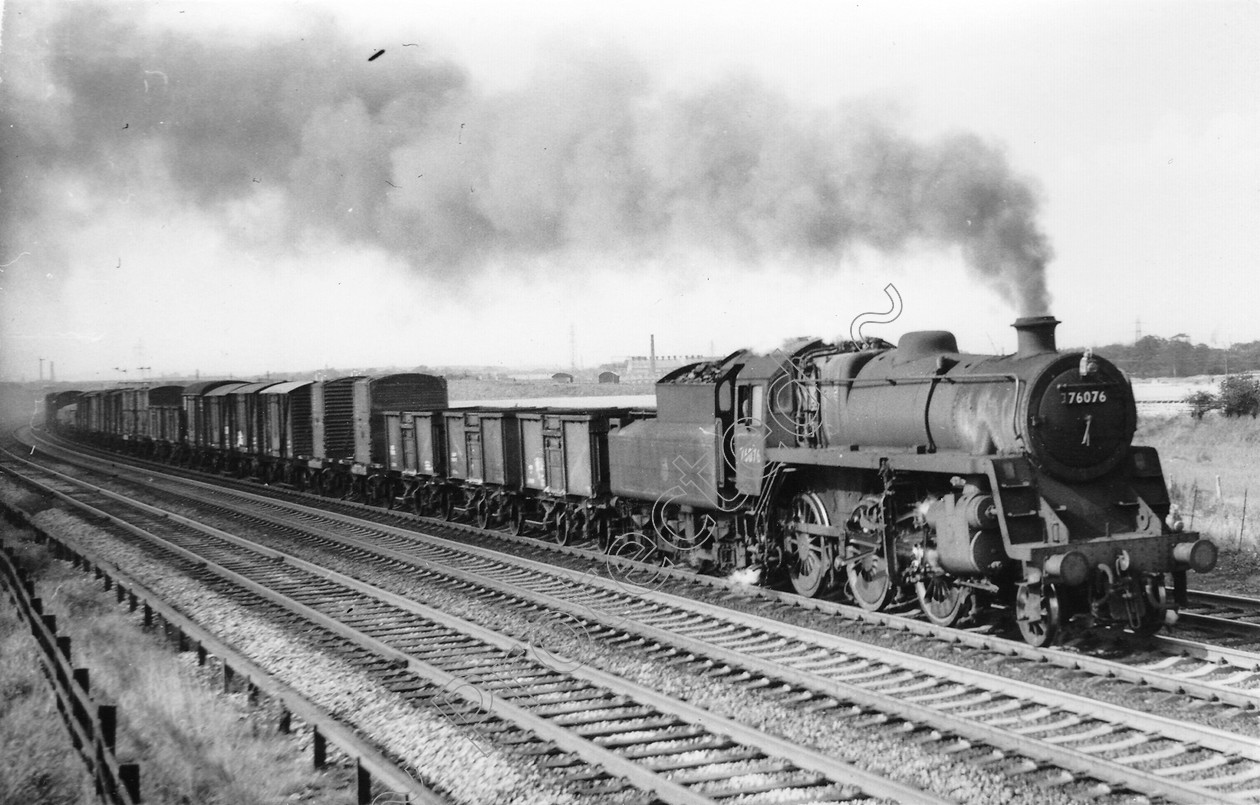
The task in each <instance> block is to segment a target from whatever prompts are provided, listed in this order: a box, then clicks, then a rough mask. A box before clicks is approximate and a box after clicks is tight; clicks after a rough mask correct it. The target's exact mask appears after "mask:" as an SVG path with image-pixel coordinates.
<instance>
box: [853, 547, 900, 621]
mask: <svg viewBox="0 0 1260 805" xmlns="http://www.w3.org/2000/svg"><path fill="white" fill-rule="evenodd" d="M862 554H865V555H864V556H862V558H861V559H858V560H857V561H856V562H853V564H851V565H850V566H849V589H850V591H852V593H853V599H854V600H855V601H857V603H858V606H860V607H862V609H866V610H870V611H871V612H878V611H880V610H882V609H883V608H884V607H886V606H888V602H889V601H890V600H891V599H892V590H893V585H892V577H890V576H889V575H888V560H887V559H885V558H884V556H883V555H882V554H883V547H882V546H875V547H874V548H873V550H871V551H867V550H866V549H865V548H864V546H861V545H857V544H853V543H850V544H849V546H848V555H849V556H850V557H852V556H858V555H862Z"/></svg>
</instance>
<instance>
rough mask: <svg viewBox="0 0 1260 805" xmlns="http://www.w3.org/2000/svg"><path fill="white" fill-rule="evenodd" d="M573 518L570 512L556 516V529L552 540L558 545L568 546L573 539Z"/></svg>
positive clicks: (552, 534) (552, 533)
mask: <svg viewBox="0 0 1260 805" xmlns="http://www.w3.org/2000/svg"><path fill="white" fill-rule="evenodd" d="M573 535H574V528H573V517H572V515H570V514H569V513H568V512H562V513H560V514H558V515H556V527H555V530H554V531H552V532H551V538H552V539H554V540H555V541H556V544H557V545H568V544H569V541H570V540H572V539H573Z"/></svg>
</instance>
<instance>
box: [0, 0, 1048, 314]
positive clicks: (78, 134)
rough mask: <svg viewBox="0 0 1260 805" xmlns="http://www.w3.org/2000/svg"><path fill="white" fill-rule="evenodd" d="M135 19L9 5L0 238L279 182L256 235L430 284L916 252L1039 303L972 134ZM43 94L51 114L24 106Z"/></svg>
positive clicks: (996, 169) (756, 97)
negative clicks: (157, 201)
mask: <svg viewBox="0 0 1260 805" xmlns="http://www.w3.org/2000/svg"><path fill="white" fill-rule="evenodd" d="M138 8H139V7H138V6H136V7H131V6H115V5H108V6H90V5H85V4H81V3H80V4H76V5H75V7H74V10H73V13H65V14H62V15H61V16H60V18H59V19H57V20H55V21H53V22H51V23H49V24H48V25H46V26H44V27H43V28H41V30H40V31H39V35H38V36H34V35H33V32H32V31H30V30H27V29H25V26H27V25H28V24H29V23H27V22H25V21H22V20H17V21H16V24H15V19H14V16H15V15H14V14H13V13H12V11H11V12H10V14H9V15H7V19H6V26H5V40H6V41H5V43H4V44H5V53H6V56H7V57H8V58H6V62H7V63H8V64H10V65H12V64H13V63H14V61H15V59H22V58H23V57H24V56H25V57H34V58H36V59H37V60H38V59H40V58H41V57H42V58H43V62H42V63H43V65H44V66H43V70H44V71H45V73H46V74H37V72H38V71H36V72H27V73H23V72H21V70H18V71H13V70H6V77H5V85H6V86H7V87H9V88H10V90H11V91H12V89H13V87H14V86H15V85H16V86H17V88H18V90H19V93H18V94H19V95H22V94H23V93H22V92H21V91H22V90H25V94H24V98H23V102H22V103H9V104H6V106H7V107H8V109H7V111H5V112H4V113H3V115H4V120H3V123H4V125H3V129H2V130H0V138H2V139H0V147H2V148H3V149H4V154H5V159H4V165H3V167H0V171H3V173H0V181H2V182H3V186H2V187H0V189H2V190H3V192H2V193H0V205H3V207H2V208H0V212H2V213H3V215H4V222H5V224H6V227H5V228H6V231H10V229H11V227H10V226H9V224H13V223H16V224H18V225H20V227H26V228H27V229H28V230H29V229H31V228H34V229H37V230H41V231H47V230H48V228H49V227H48V226H47V223H48V222H49V221H50V220H53V219H56V220H58V221H59V222H61V223H63V224H64V222H65V221H66V217H65V213H66V211H65V210H64V209H61V206H60V203H59V202H58V201H56V200H55V199H50V198H48V197H46V196H42V195H41V191H40V187H39V182H40V180H41V178H43V177H47V176H49V175H65V176H72V177H75V178H77V179H79V180H81V181H84V182H86V184H87V185H88V186H89V187H91V188H95V190H96V192H97V193H98V197H99V199H100V200H101V203H105V199H106V198H107V197H114V196H116V195H118V194H119V193H120V192H125V190H127V189H131V190H133V191H134V192H136V193H137V194H140V193H148V192H152V188H153V187H154V186H162V187H169V188H172V189H173V192H174V193H175V195H176V198H175V199H174V200H175V201H178V202H182V203H191V204H195V205H197V206H198V207H199V208H202V209H204V210H207V211H214V210H216V209H221V208H222V207H223V206H224V205H226V204H229V203H231V202H237V201H242V200H248V199H250V198H252V197H254V195H255V194H257V193H259V192H261V191H262V190H264V189H265V190H267V191H272V192H274V191H276V190H277V189H279V191H280V192H281V193H282V197H283V199H284V204H283V205H282V208H283V210H284V212H283V214H282V215H280V216H279V218H278V220H275V221H270V222H268V224H269V225H268V226H267V227H264V229H265V230H266V231H269V232H273V233H274V234H275V236H276V238H277V242H281V243H282V242H289V241H292V240H293V239H295V238H298V237H300V236H301V235H302V233H303V232H306V231H311V230H315V231H322V232H333V233H336V234H337V235H338V236H339V237H340V238H342V239H344V240H346V241H349V242H352V243H362V244H365V245H373V246H378V247H383V248H385V249H388V250H389V251H391V252H394V253H396V254H399V255H402V256H404V257H405V258H406V259H407V260H408V261H409V262H410V264H411V265H413V266H414V267H415V268H416V270H418V271H420V272H424V273H425V274H427V275H429V276H432V277H445V278H449V279H451V280H452V281H453V280H454V279H455V278H457V277H460V276H463V275H465V274H466V273H468V272H472V271H476V270H477V269H478V268H479V267H480V266H481V265H483V264H484V263H485V262H486V261H487V260H489V259H491V258H495V259H498V260H500V261H505V262H507V263H509V264H510V263H511V260H512V258H513V257H516V256H534V255H540V254H550V253H561V252H566V251H570V250H584V251H588V252H596V253H609V252H615V253H616V254H618V255H628V256H631V257H633V256H644V257H647V256H661V255H668V254H669V253H671V251H673V250H676V249H686V248H691V247H695V246H701V247H704V248H706V249H711V250H714V251H717V252H718V253H720V254H723V255H727V256H730V257H731V258H732V259H733V260H734V261H735V262H737V263H740V264H746V265H749V266H753V265H757V264H759V263H760V264H765V263H766V262H768V261H775V260H778V259H785V260H786V261H787V262H797V263H801V262H804V263H813V264H817V263H818V262H820V261H828V260H830V261H839V260H840V259H842V258H843V257H844V256H845V255H846V253H847V252H848V251H849V250H850V249H851V248H853V247H855V246H859V245H869V246H873V247H876V248H879V249H882V250H885V251H889V252H897V251H900V250H903V249H906V248H908V247H910V246H913V245H916V244H921V243H928V244H933V245H939V246H941V247H943V248H957V249H959V250H960V251H961V253H962V254H963V256H964V257H965V259H966V261H967V263H968V265H969V266H970V267H971V268H972V269H973V270H974V271H975V272H976V273H977V274H978V275H979V276H981V277H983V278H984V279H985V280H986V281H988V282H989V283H990V284H991V285H992V286H993V287H994V288H996V289H997V290H998V291H999V292H1000V293H1001V294H1002V295H1003V296H1004V297H1005V298H1006V299H1008V300H1009V301H1010V302H1011V303H1012V304H1014V305H1015V306H1017V307H1018V308H1019V309H1020V311H1021V312H1023V313H1036V312H1043V311H1044V310H1045V309H1046V307H1047V293H1046V287H1045V277H1044V268H1045V264H1046V262H1047V261H1048V260H1049V259H1050V256H1051V253H1050V249H1049V247H1048V245H1047V243H1046V239H1045V237H1044V235H1043V234H1042V232H1041V231H1040V229H1039V228H1038V226H1037V223H1036V216H1037V212H1038V198H1037V195H1036V193H1035V192H1034V190H1033V188H1032V187H1031V186H1030V185H1029V183H1028V182H1027V181H1026V180H1024V179H1023V178H1021V177H1019V176H1017V175H1015V174H1014V173H1013V172H1012V170H1011V168H1010V166H1009V164H1008V163H1007V160H1006V159H1005V157H1004V155H1003V153H1002V151H1001V150H1000V149H999V148H998V147H996V146H994V145H993V144H990V143H987V142H985V141H983V140H982V139H980V138H978V137H976V136H974V135H970V134H957V135H952V136H947V137H943V138H940V139H937V140H934V141H928V142H924V141H920V140H915V139H912V138H910V137H908V136H906V135H904V134H901V133H899V132H898V131H897V130H896V128H895V126H894V125H893V124H892V123H890V122H889V121H888V120H887V119H886V117H885V116H882V115H879V114H873V113H871V112H870V111H869V110H865V109H862V108H861V107H858V106H846V107H837V108H833V109H826V110H818V109H812V108H806V107H804V106H802V105H800V104H797V103H794V102H792V101H789V100H788V99H787V98H785V97H784V96H782V95H781V94H779V93H777V92H775V91H773V90H771V89H769V88H767V87H765V86H763V85H761V84H759V83H758V82H756V81H754V80H750V79H731V80H729V81H726V82H723V83H720V84H717V85H714V86H710V87H707V88H704V89H701V90H698V91H692V92H688V93H667V92H665V91H663V90H662V89H661V88H660V87H659V86H658V85H656V84H655V83H654V82H653V80H652V76H651V75H650V74H649V73H648V71H647V70H646V69H644V68H643V67H642V66H641V65H639V64H638V63H636V62H635V61H634V60H633V59H632V58H630V57H628V56H625V55H623V54H615V53H613V54H610V53H607V52H601V53H599V54H591V53H573V52H568V53H564V52H557V53H555V54H554V59H553V61H552V63H550V64H548V65H546V66H545V67H544V68H542V69H541V70H540V72H539V75H538V76H536V77H535V78H534V79H533V80H532V81H531V82H530V83H529V84H528V85H526V86H525V87H524V88H522V89H519V90H517V91H513V92H510V93H505V94H498V95H487V94H485V93H482V92H479V91H477V90H476V89H475V88H474V87H473V86H472V84H471V83H470V81H469V78H468V76H467V75H466V73H465V71H464V70H463V69H462V68H461V67H459V66H458V65H455V64H453V63H451V62H450V61H448V60H445V59H442V58H439V57H437V56H435V55H434V54H433V53H432V52H431V51H426V50H425V49H424V48H423V47H414V48H412V47H409V48H402V47H391V48H389V49H388V50H387V53H386V54H385V55H384V56H383V57H382V58H380V59H377V60H374V61H372V62H368V61H367V56H368V55H370V54H371V53H372V52H374V50H375V46H376V43H370V44H363V43H356V42H350V41H347V40H346V39H345V38H344V36H343V35H341V34H339V33H338V32H337V31H336V30H335V29H334V27H333V26H332V24H331V23H330V22H327V21H324V22H322V23H316V24H313V25H311V26H308V30H309V33H307V34H306V35H305V36H301V37H299V36H295V35H291V36H285V35H283V33H282V32H281V33H276V32H272V33H273V35H272V36H270V37H268V38H267V39H265V40H262V39H258V40H252V41H232V40H229V39H220V40H216V41H211V40H208V39H207V40H203V39H197V38H190V37H188V36H186V35H177V34H176V33H174V32H172V31H170V30H163V29H158V28H154V27H152V25H151V24H144V23H141V22H140V21H139V20H138V19H137V18H136V17H135V16H134V15H135V14H136V13H138V11H137V9H138ZM42 43H46V44H42ZM40 81H43V82H46V83H47V84H50V85H52V86H55V87H56V91H55V98H54V100H53V102H48V101H47V99H45V101H44V102H37V101H36V98H37V96H38V95H39V94H40V90H38V88H37V87H36V84H38V82H40ZM10 124H12V125H11V126H10ZM21 196H26V197H29V198H35V199H40V203H37V204H34V205H30V204H23V205H21V207H19V206H18V205H17V204H15V199H16V198H18V197H21ZM20 227H19V228H20ZM4 237H5V239H6V241H7V242H6V244H5V245H6V250H10V249H8V247H11V246H12V245H14V242H13V240H12V238H11V237H9V236H4Z"/></svg>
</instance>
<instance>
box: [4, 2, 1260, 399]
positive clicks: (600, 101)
mask: <svg viewBox="0 0 1260 805" xmlns="http://www.w3.org/2000/svg"><path fill="white" fill-rule="evenodd" d="M0 23H2V26H3V27H2V29H0V160H2V161H0V272H2V273H0V379H4V380H34V379H37V378H38V377H39V373H40V372H41V371H43V372H44V373H45V374H44V377H47V373H48V364H49V363H55V367H56V377H57V379H58V380H77V381H82V382H85V383H87V382H113V381H117V380H128V379H130V380H134V379H136V378H138V377H160V376H163V375H190V374H193V373H194V372H199V373H200V374H201V375H202V376H203V377H205V376H212V375H234V376H239V377H247V376H255V375H261V374H263V373H268V372H270V373H272V375H273V376H275V375H282V374H284V373H286V372H299V371H306V370H310V369H317V368H321V367H332V368H338V369H342V370H348V369H355V368H358V369H362V368H367V367H389V366H393V367H412V366H418V365H427V366H453V365H502V366H519V367H550V368H569V367H570V366H571V365H576V366H578V367H591V366H595V365H597V364H600V363H603V362H606V361H612V360H616V359H619V358H624V357H625V356H628V355H642V354H646V353H647V351H648V342H649V337H650V336H652V335H655V338H656V345H657V353H658V354H661V355H670V354H701V353H704V354H725V353H726V352H729V351H731V350H734V349H737V348H741V347H752V348H757V349H771V348H773V347H775V346H777V345H778V344H780V343H782V342H783V341H784V340H786V339H788V338H792V337H798V336H803V335H814V336H820V337H825V338H835V337H846V338H847V337H849V336H850V335H851V334H853V333H855V332H856V330H857V329H858V327H857V325H858V324H862V323H863V322H865V324H862V328H861V333H862V334H863V335H868V336H869V335H875V336H879V337H882V338H885V339H888V340H890V341H895V340H896V339H897V338H898V337H899V336H900V335H901V333H903V332H906V331H909V330H917V329H945V330H952V331H954V332H955V333H956V334H957V336H958V340H959V344H960V346H961V348H962V349H963V350H964V351H969V352H976V353H991V352H998V353H1004V352H1010V351H1013V349H1014V346H1015V336H1014V331H1013V330H1012V329H1011V327H1010V325H1011V323H1012V322H1013V321H1014V320H1015V319H1016V318H1017V317H1018V316H1021V315H1037V314H1045V313H1050V314H1053V315H1054V316H1056V317H1057V318H1058V319H1060V320H1061V321H1062V324H1061V325H1060V326H1059V331H1058V338H1059V343H1060V345H1062V346H1069V345H1075V346H1086V345H1102V344H1107V343H1115V342H1131V341H1132V340H1133V339H1134V337H1135V336H1136V335H1137V334H1138V333H1140V334H1142V335H1160V336H1163V337H1171V336H1173V335H1176V334H1181V333H1184V334H1186V335H1188V336H1189V337H1190V338H1191V340H1193V341H1195V342H1202V343H1208V344H1214V345H1217V346H1225V345H1227V344H1229V343H1237V342H1244V341H1253V340H1260V316H1257V315H1255V314H1254V309H1255V307H1256V305H1255V303H1254V300H1255V299H1256V298H1257V297H1258V296H1260V295H1258V294H1255V293H1253V292H1252V291H1251V290H1250V287H1251V279H1252V275H1253V274H1255V273H1257V271H1260V226H1258V225H1257V223H1256V222H1257V221H1260V48H1257V47H1256V46H1255V44H1256V43H1257V42H1260V3H1257V2H1226V1H1225V0H1207V1H1206V2H1204V1H1202V0H1177V1H1176V2H1172V1H1169V0H1164V1H1162V2H1161V0H1148V1H1146V2H1119V1H1117V0H1112V1H1111V2H1105V3H1098V2H1065V1H1063V0H1054V1H1053V2H1029V3H1018V4H1014V3H1005V2H997V1H996V0H992V1H990V0H986V1H985V2H947V3H931V4H927V3H916V2H909V3H905V2H903V3H891V2H887V3H885V2H874V3H871V2H863V3H849V4H841V3H837V2H776V3H768V2H767V3H761V2H739V3H729V2H726V3H723V2H707V1H706V2H698V1H696V0H673V2H668V3H667V2H652V1H651V0H648V1H646V2H645V1H644V0H638V1H637V2H633V3H631V2H619V3H589V2H547V1H546V0H541V1H540V0H532V1H531V2H530V3H510V2H488V1H485V2H461V3H444V4H428V3H397V4H394V3H382V2H358V3H342V2H334V0H327V2H324V3H320V2H314V0H311V1H310V2H276V1H273V2H249V3H234V2H233V3H227V2H214V0H210V1H209V2H206V1H205V0H202V2H196V3H191V2H190V3H181V2H173V1H168V0H158V1H157V2H144V3H123V2H74V3H70V2H57V3H31V2H12V1H11V0H10V1H9V2H5V3H4V6H3V15H2V17H0ZM894 298H895V301H894ZM41 359H42V362H41Z"/></svg>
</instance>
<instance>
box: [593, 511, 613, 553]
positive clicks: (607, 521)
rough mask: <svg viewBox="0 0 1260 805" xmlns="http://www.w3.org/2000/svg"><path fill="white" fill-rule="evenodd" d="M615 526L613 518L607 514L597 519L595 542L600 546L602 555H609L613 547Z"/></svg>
mask: <svg viewBox="0 0 1260 805" xmlns="http://www.w3.org/2000/svg"><path fill="white" fill-rule="evenodd" d="M612 534H613V525H612V518H611V517H609V516H607V515H606V514H605V515H604V516H602V517H597V518H596V519H595V542H596V544H597V545H599V550H600V552H601V553H608V551H609V549H610V548H611V547H612V542H613V539H612Z"/></svg>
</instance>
